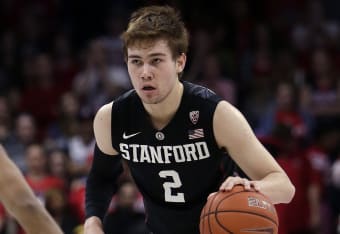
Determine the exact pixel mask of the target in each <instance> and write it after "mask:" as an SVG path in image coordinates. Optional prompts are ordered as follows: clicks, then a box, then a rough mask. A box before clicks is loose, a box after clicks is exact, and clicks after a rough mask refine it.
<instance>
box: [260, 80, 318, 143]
mask: <svg viewBox="0 0 340 234" xmlns="http://www.w3.org/2000/svg"><path fill="white" fill-rule="evenodd" d="M298 94H299V93H298V89H297V88H296V87H295V86H294V85H293V84H291V83H288V82H280V83H279V84H278V85H277V88H276V94H275V100H274V101H273V102H272V104H271V106H270V107H269V108H268V109H267V110H266V112H265V113H264V114H263V117H262V118H261V121H260V123H259V125H258V127H257V129H256V134H257V135H258V136H259V137H267V136H269V135H270V134H272V132H273V131H274V129H275V128H276V126H277V125H280V124H283V125H286V126H290V127H291V129H292V131H293V135H294V136H295V137H296V138H297V139H300V140H302V139H304V138H306V137H307V136H308V134H310V132H311V130H312V123H313V120H312V117H311V116H310V115H309V114H308V113H306V112H304V111H302V110H301V108H300V101H299V96H298Z"/></svg>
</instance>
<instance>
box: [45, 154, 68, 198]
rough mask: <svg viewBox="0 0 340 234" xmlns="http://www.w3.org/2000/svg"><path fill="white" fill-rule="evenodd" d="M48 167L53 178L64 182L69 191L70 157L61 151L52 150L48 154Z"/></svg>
mask: <svg viewBox="0 0 340 234" xmlns="http://www.w3.org/2000/svg"><path fill="white" fill-rule="evenodd" d="M47 166H48V172H49V173H50V174H51V176H54V177H56V178H59V179H60V180H62V181H63V182H64V184H65V187H66V188H67V191H68V189H69V185H70V182H71V174H70V158H69V155H68V154H67V153H66V152H64V151H62V150H60V149H54V150H51V151H50V152H49V153H48V157H47Z"/></svg>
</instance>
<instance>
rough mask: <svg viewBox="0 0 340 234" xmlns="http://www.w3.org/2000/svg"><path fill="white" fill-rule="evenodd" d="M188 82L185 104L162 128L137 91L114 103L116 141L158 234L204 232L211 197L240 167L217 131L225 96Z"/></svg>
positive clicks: (115, 145) (184, 95)
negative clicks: (202, 224) (206, 206)
mask: <svg viewBox="0 0 340 234" xmlns="http://www.w3.org/2000/svg"><path fill="white" fill-rule="evenodd" d="M183 86H184V91H183V96H182V99H181V103H180V105H179V108H178V110H177V112H176V113H175V115H174V117H173V118H172V120H171V121H170V122H169V123H168V124H167V125H166V126H165V127H164V128H163V129H161V130H157V129H155V128H154V127H153V126H152V124H151V122H150V121H149V119H148V118H149V117H148V114H147V112H146V111H145V109H144V107H143V104H142V102H141V100H140V98H139V97H138V95H137V94H136V92H135V91H134V90H131V91H129V92H127V93H125V94H123V95H122V96H120V97H119V98H117V100H115V102H114V103H113V105H112V145H113V147H114V148H115V149H116V150H117V151H118V152H119V153H120V155H121V157H122V158H123V159H124V160H126V162H127V164H128V166H129V169H130V171H131V175H132V176H133V178H134V180H135V183H136V185H137V187H138V188H139V190H140V192H141V193H142V195H143V198H144V205H145V211H146V217H147V220H146V221H147V225H148V226H149V228H150V230H152V232H153V233H154V234H198V233H199V216H200V212H201V209H202V208H203V206H204V204H205V203H206V199H207V196H208V195H209V194H210V193H211V192H215V191H217V190H218V188H219V186H220V184H221V183H222V182H223V180H224V179H225V177H226V176H228V175H231V174H232V171H233V169H234V163H233V162H232V160H231V159H230V158H229V157H228V156H227V155H226V154H225V152H224V151H223V150H221V149H220V148H219V147H218V145H217V143H216V140H215V137H214V132H213V116H214V112H215V109H216V106H217V104H218V102H219V101H221V98H219V97H218V96H216V95H215V94H214V93H213V92H212V91H210V90H209V89H207V88H204V87H202V86H198V85H194V84H192V83H189V82H185V81H183ZM223 165H227V167H223ZM223 168H224V169H225V170H222V169H223Z"/></svg>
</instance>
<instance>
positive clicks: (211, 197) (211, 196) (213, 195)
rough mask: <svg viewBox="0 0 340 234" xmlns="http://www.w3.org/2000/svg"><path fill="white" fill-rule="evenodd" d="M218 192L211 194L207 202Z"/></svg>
mask: <svg viewBox="0 0 340 234" xmlns="http://www.w3.org/2000/svg"><path fill="white" fill-rule="evenodd" d="M216 193H217V192H213V193H210V194H209V196H208V198H207V200H209V199H211V198H212V197H213V196H214V195H215V194H216Z"/></svg>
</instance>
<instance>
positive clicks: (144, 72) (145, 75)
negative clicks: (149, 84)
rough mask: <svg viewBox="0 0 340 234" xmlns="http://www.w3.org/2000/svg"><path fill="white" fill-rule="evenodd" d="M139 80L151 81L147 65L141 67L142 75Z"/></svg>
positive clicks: (150, 73) (149, 68)
mask: <svg viewBox="0 0 340 234" xmlns="http://www.w3.org/2000/svg"><path fill="white" fill-rule="evenodd" d="M141 78H142V79H143V80H151V79H152V72H151V67H150V65H149V64H146V63H145V64H144V65H143V67H142V74H141Z"/></svg>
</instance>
